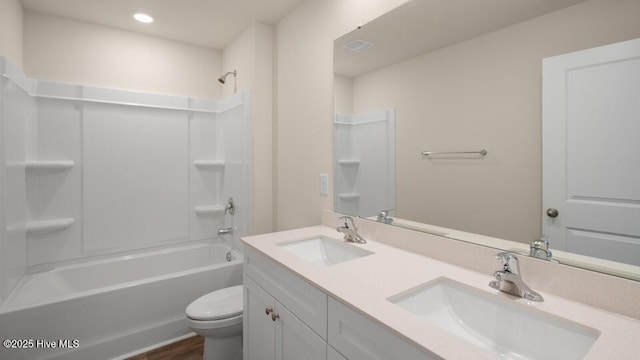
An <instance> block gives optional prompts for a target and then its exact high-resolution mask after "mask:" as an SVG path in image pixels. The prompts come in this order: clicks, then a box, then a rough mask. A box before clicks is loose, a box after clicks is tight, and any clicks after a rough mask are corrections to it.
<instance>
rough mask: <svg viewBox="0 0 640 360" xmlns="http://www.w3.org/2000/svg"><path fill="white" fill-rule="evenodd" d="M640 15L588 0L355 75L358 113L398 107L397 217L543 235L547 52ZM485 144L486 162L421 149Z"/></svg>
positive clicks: (635, 9)
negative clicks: (543, 105)
mask: <svg viewBox="0 0 640 360" xmlns="http://www.w3.org/2000/svg"><path fill="white" fill-rule="evenodd" d="M639 18H640V2H638V1H628V0H607V1H603V0H591V1H587V2H584V3H581V4H578V5H575V6H572V7H569V8H566V9H563V10H560V11H557V12H555V13H552V14H549V15H545V16H542V17H539V18H536V19H533V20H530V21H526V22H524V23H521V24H518V25H514V26H510V27H508V28H505V29H502V30H499V31H496V32H493V33H490V34H488V35H485V36H481V37H478V38H475V39H472V40H469V41H465V42H462V43H458V44H455V45H452V46H449V47H446V48H444V49H440V50H436V51H433V52H430V53H427V54H425V55H422V56H418V57H415V58H412V59H410V60H407V61H404V62H402V63H398V64H395V65H392V66H389V67H387V68H384V69H380V70H377V71H373V72H371V73H368V74H365V75H363V76H361V77H358V78H357V79H356V80H355V81H354V95H353V97H354V112H356V113H361V112H366V111H373V110H376V109H378V108H379V107H380V106H389V107H394V106H395V107H396V108H397V110H398V114H399V115H398V123H397V124H398V132H397V134H398V143H397V144H398V162H397V166H398V184H397V185H398V186H397V190H398V193H397V195H398V203H397V213H396V214H397V216H398V217H401V218H407V219H411V220H415V221H420V222H425V223H430V224H435V225H440V226H445V227H450V228H455V229H460V230H465V231H469V232H474V233H480V234H484V235H491V236H495V237H499V238H505V239H510V240H515V241H521V242H525V243H528V242H530V241H531V240H533V239H536V238H538V237H539V236H540V235H541V234H540V231H541V230H540V229H541V223H542V218H541V217H542V211H540V210H541V207H542V184H541V161H542V159H541V146H542V144H541V140H542V135H541V116H542V115H541V93H542V89H541V84H542V83H541V79H542V59H543V58H545V57H549V56H554V55H559V54H563V53H568V52H572V51H576V50H581V49H586V48H591V47H595V46H600V45H605V44H609V43H613V42H618V41H623V40H628V39H633V38H637V37H640V21H638V19H639ZM398 89H403V91H398ZM482 148H487V149H488V150H489V155H488V156H487V157H486V158H485V159H483V160H451V159H448V160H437V159H431V160H429V159H424V158H422V157H421V156H419V154H420V152H421V151H422V150H427V149H428V150H433V151H455V150H475V149H477V150H479V149H482ZM427 183H428V184H429V186H424V184H427Z"/></svg>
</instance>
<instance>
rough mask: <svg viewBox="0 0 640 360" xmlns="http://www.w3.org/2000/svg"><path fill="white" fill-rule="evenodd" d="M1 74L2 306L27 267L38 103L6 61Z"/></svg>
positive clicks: (19, 75)
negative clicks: (32, 127)
mask: <svg viewBox="0 0 640 360" xmlns="http://www.w3.org/2000/svg"><path fill="white" fill-rule="evenodd" d="M0 70H1V71H0V73H1V74H3V76H1V77H0V164H1V165H0V303H1V302H2V300H4V299H5V298H6V297H7V295H8V294H9V291H10V290H11V288H13V287H14V286H15V284H16V283H17V282H18V280H19V279H20V277H21V276H22V275H23V274H24V272H25V270H26V267H27V244H26V229H25V225H24V220H25V219H26V216H27V207H26V206H27V204H26V201H25V199H26V196H27V194H26V186H25V183H26V174H25V166H24V160H25V147H24V138H25V134H26V130H27V128H26V124H27V123H28V121H29V119H30V117H31V116H32V112H31V109H33V107H34V106H35V100H34V99H33V98H31V97H30V96H29V95H28V94H27V93H26V92H24V91H23V90H22V86H23V85H25V84H26V83H28V80H27V79H26V77H25V76H24V75H23V74H22V73H21V72H20V71H19V70H18V69H16V68H15V67H14V66H12V65H11V64H10V63H9V62H8V61H6V60H5V59H4V58H2V57H0ZM9 189H11V191H9Z"/></svg>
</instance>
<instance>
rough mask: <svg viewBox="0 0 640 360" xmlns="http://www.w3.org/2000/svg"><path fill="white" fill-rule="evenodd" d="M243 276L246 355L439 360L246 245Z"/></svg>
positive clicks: (247, 358) (264, 359)
mask: <svg viewBox="0 0 640 360" xmlns="http://www.w3.org/2000/svg"><path fill="white" fill-rule="evenodd" d="M243 281H244V319H243V321H244V332H243V347H244V348H243V351H244V360H274V359H277V360H299V359H305V360H307V359H309V360H370V359H372V360H414V359H421V360H425V359H426V360H428V359H438V357H437V356H430V354H428V353H425V352H423V351H421V350H419V349H418V348H417V347H415V346H413V345H411V344H409V343H407V342H406V341H404V340H403V339H401V338H400V337H398V336H397V335H395V334H392V333H391V332H389V331H388V330H387V329H385V328H383V327H382V326H380V325H379V324H376V323H375V322H374V321H372V320H370V319H368V318H366V317H364V316H362V315H361V314H359V313H357V312H356V311H354V310H352V309H350V308H348V307H347V306H345V305H343V304H341V303H339V302H338V301H336V300H334V299H332V298H331V297H329V296H327V294H325V293H324V292H322V291H320V290H319V289H317V288H316V287H314V286H313V285H311V284H310V283H308V282H307V281H305V280H303V279H302V278H301V277H299V276H298V275H296V274H295V273H294V272H292V271H290V270H289V269H287V268H285V267H284V266H282V265H280V264H278V263H276V262H274V261H273V260H271V259H270V258H268V257H267V256H265V255H263V254H262V253H259V252H257V251H256V250H253V249H251V248H247V247H246V248H245V252H244V276H243Z"/></svg>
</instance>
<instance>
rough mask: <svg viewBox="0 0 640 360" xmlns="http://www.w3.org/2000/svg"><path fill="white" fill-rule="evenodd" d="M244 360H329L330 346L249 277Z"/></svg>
mask: <svg viewBox="0 0 640 360" xmlns="http://www.w3.org/2000/svg"><path fill="white" fill-rule="evenodd" d="M243 282H244V306H245V307H244V308H245V312H244V319H243V321H244V323H243V325H244V329H243V337H244V338H243V341H244V343H243V351H244V353H243V359H244V360H273V359H277V360H299V359H305V360H326V358H327V343H326V342H325V341H324V340H323V339H322V338H321V337H319V336H318V335H317V334H316V333H315V332H313V330H311V329H310V328H309V327H307V326H306V325H305V324H304V323H303V322H302V321H300V319H298V318H297V317H295V315H293V314H292V313H291V312H289V310H287V308H285V307H284V305H282V304H281V303H279V302H278V301H277V300H276V299H275V298H273V297H272V296H271V295H269V294H268V293H267V292H266V291H265V289H263V288H262V287H261V286H260V285H258V284H256V283H255V282H254V281H253V280H252V279H251V278H250V277H248V276H247V275H245V276H244V278H243Z"/></svg>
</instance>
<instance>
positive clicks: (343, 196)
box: [338, 193, 360, 201]
mask: <svg viewBox="0 0 640 360" xmlns="http://www.w3.org/2000/svg"><path fill="white" fill-rule="evenodd" d="M338 199H340V200H345V201H353V200H358V199H360V194H359V193H341V194H338Z"/></svg>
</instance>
